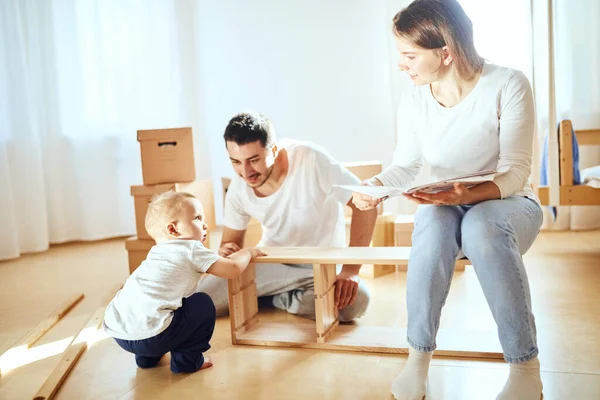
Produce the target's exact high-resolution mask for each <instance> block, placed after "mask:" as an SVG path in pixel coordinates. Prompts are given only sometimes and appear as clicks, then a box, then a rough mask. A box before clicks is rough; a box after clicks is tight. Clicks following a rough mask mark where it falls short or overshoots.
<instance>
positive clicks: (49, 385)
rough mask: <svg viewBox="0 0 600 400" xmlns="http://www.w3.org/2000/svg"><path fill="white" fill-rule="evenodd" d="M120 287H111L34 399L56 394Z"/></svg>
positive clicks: (50, 397) (45, 399)
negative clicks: (88, 336) (85, 339)
mask: <svg viewBox="0 0 600 400" xmlns="http://www.w3.org/2000/svg"><path fill="white" fill-rule="evenodd" d="M120 288H121V285H118V286H115V287H113V288H111V290H110V291H109V292H108V293H107V295H106V296H105V297H104V298H103V300H102V303H101V304H102V306H100V307H98V308H97V309H96V311H95V312H94V313H93V314H92V315H91V317H90V318H89V319H88V321H87V322H86V324H85V326H84V327H83V328H82V329H81V330H80V331H79V333H78V334H77V335H76V336H75V338H74V339H73V340H72V341H71V343H70V344H69V347H68V348H67V349H66V350H65V352H64V353H63V356H62V358H61V359H60V361H59V362H58V365H57V366H56V367H55V368H54V370H53V371H52V373H50V375H49V376H48V378H47V379H46V381H45V382H44V384H43V385H42V387H40V389H39V390H38V392H37V393H36V394H35V396H34V397H33V400H50V399H52V398H53V397H54V396H55V395H56V393H57V392H58V389H59V388H60V386H61V385H62V384H63V382H64V381H65V379H66V378H67V376H68V375H69V372H71V370H72V369H73V367H74V366H75V363H76V362H77V360H78V359H79V357H81V354H83V352H84V351H85V349H86V348H87V342H86V341H84V340H83V339H84V337H85V335H88V334H89V331H90V330H98V329H99V328H100V326H101V325H102V320H103V318H104V312H105V309H106V305H107V304H108V303H109V302H110V301H111V300H112V298H113V297H114V295H115V293H116V292H117V291H118V290H119V289H120Z"/></svg>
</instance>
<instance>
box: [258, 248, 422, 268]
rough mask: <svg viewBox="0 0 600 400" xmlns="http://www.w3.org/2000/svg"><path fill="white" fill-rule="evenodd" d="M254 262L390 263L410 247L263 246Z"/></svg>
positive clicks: (403, 257)
mask: <svg viewBox="0 0 600 400" xmlns="http://www.w3.org/2000/svg"><path fill="white" fill-rule="evenodd" d="M261 250H263V251H264V252H265V253H266V254H267V256H262V257H257V258H255V259H254V262H255V263H272V264H279V263H289V264H391V265H395V264H398V263H399V262H401V261H403V260H404V261H406V260H408V258H409V256H410V247H264V248H262V249H261Z"/></svg>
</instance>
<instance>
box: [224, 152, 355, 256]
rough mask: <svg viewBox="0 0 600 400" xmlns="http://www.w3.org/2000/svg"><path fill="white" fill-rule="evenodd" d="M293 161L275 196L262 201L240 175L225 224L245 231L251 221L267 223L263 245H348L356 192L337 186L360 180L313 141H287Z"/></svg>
mask: <svg viewBox="0 0 600 400" xmlns="http://www.w3.org/2000/svg"><path fill="white" fill-rule="evenodd" d="M277 147H278V148H279V149H282V148H283V149H285V150H286V151H287V156H288V160H289V168H288V174H287V176H286V177H285V180H284V182H283V184H282V185H281V187H280V188H279V189H277V191H276V192H275V193H273V194H271V195H270V196H267V197H257V196H256V195H255V194H254V191H253V189H252V188H250V187H249V186H248V185H247V184H246V182H245V181H244V180H243V179H242V178H241V177H239V176H236V177H235V178H233V179H232V182H231V185H230V186H229V189H228V191H227V196H226V198H225V226H227V227H228V228H231V229H235V230H245V229H246V228H247V227H248V222H249V221H250V218H255V219H256V220H257V221H259V222H260V223H261V225H262V229H263V236H262V239H261V241H260V245H261V246H299V247H302V246H323V247H343V246H345V245H346V239H345V237H346V228H345V222H344V213H343V206H344V205H345V204H346V203H348V201H349V200H350V199H351V198H352V193H350V192H348V191H345V190H343V189H339V188H333V187H332V186H333V185H334V184H337V185H357V184H360V180H359V179H358V178H357V177H356V176H355V175H354V174H352V173H351V172H350V171H348V170H347V169H346V168H344V167H342V166H341V165H340V163H339V162H337V161H336V160H335V159H334V158H333V157H331V156H330V155H329V153H327V152H326V151H325V150H324V149H323V148H322V147H320V146H318V145H315V144H313V143H309V142H300V141H292V140H283V141H281V142H279V143H278V144H277Z"/></svg>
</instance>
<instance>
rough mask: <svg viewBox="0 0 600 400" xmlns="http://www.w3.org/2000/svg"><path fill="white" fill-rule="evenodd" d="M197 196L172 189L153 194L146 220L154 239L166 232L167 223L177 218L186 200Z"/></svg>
mask: <svg viewBox="0 0 600 400" xmlns="http://www.w3.org/2000/svg"><path fill="white" fill-rule="evenodd" d="M195 198H196V196H194V195H192V194H190V193H186V192H174V191H172V190H169V191H168V192H164V193H161V194H158V195H154V196H152V199H151V200H150V203H149V204H148V211H147V212H146V219H145V221H144V225H145V226H146V231H148V234H149V235H150V236H151V237H152V239H154V240H156V239H157V237H160V236H161V235H163V234H165V232H166V226H167V224H169V223H170V222H173V221H174V220H175V219H176V217H177V215H178V214H179V212H180V211H181V209H182V208H183V205H184V204H185V201H186V200H187V199H195Z"/></svg>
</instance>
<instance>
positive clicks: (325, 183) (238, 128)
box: [199, 112, 377, 322]
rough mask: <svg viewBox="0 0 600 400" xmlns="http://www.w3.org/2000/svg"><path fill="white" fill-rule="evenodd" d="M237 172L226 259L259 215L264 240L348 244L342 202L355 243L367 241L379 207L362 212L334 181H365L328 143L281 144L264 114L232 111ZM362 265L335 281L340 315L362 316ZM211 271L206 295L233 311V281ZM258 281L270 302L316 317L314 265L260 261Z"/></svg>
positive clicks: (230, 142) (223, 249) (229, 142)
mask: <svg viewBox="0 0 600 400" xmlns="http://www.w3.org/2000/svg"><path fill="white" fill-rule="evenodd" d="M224 139H225V145H226V148H227V152H228V153H229V158H230V160H231V163H232V165H233V169H234V170H235V172H236V174H237V175H238V176H236V177H235V178H234V179H233V180H232V182H231V185H230V186H229V189H228V192H227V196H226V200H225V224H224V225H225V226H224V229H223V238H222V240H221V246H220V248H219V254H220V255H221V256H223V257H227V256H229V255H231V254H233V253H235V252H237V251H239V250H240V249H241V248H242V247H243V243H244V235H245V233H246V229H247V226H248V222H249V221H250V219H251V218H252V217H253V218H255V219H256V220H258V221H259V222H260V223H261V225H262V229H263V236H262V239H261V241H260V244H259V245H260V246H294V247H303V246H320V247H344V246H345V244H346V240H345V221H344V216H343V205H345V204H346V205H348V206H350V207H351V208H352V223H351V226H350V246H368V245H369V243H370V241H371V237H372V235H373V229H374V227H375V221H376V218H377V211H376V210H369V211H359V210H358V209H357V208H356V207H355V206H354V204H353V203H352V201H351V197H352V193H350V192H347V191H344V190H340V189H336V188H333V185H334V184H350V185H353V184H359V183H360V180H359V179H358V178H357V177H356V176H355V175H353V174H352V173H351V172H350V171H348V170H347V169H345V168H343V167H342V166H341V165H340V164H339V163H338V162H337V161H336V160H334V159H333V158H332V157H331V156H330V155H329V154H328V153H327V152H326V151H325V150H324V149H323V148H321V147H319V146H317V145H315V144H312V143H308V142H298V141H291V140H283V141H281V142H279V143H275V133H274V130H273V127H272V125H271V123H270V121H269V120H268V119H266V118H265V117H264V116H262V115H261V114H258V113H254V112H251V113H241V114H238V115H236V116H234V117H233V118H232V119H231V120H230V121H229V124H228V125H227V128H226V129H225V134H224ZM360 267H361V266H360V265H344V266H343V267H342V269H341V271H340V270H338V275H337V279H336V282H335V302H336V305H337V307H338V309H339V310H340V314H339V319H340V321H342V322H344V321H351V320H353V319H355V318H358V317H360V316H361V315H363V314H364V313H365V311H366V309H367V306H368V304H369V298H370V296H369V292H368V289H367V287H366V286H365V285H364V283H362V282H361V280H360V279H359V277H358V272H359V270H360ZM217 279H218V278H214V277H210V276H208V277H207V278H206V279H204V280H203V281H202V282H201V284H200V286H199V290H200V291H204V292H206V293H208V294H209V295H210V296H211V297H212V298H213V301H214V303H215V306H216V308H217V315H224V314H226V313H227V310H228V304H227V301H228V296H227V283H226V282H225V281H224V280H217ZM255 282H256V287H257V294H258V296H259V298H263V300H261V304H262V303H264V302H265V300H266V301H268V302H271V303H272V305H273V306H275V307H277V308H279V309H283V310H286V311H288V312H290V313H292V314H298V315H302V316H304V317H307V318H311V319H314V318H315V301H314V300H315V295H314V278H313V271H312V265H284V264H258V265H257V266H256V279H255Z"/></svg>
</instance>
